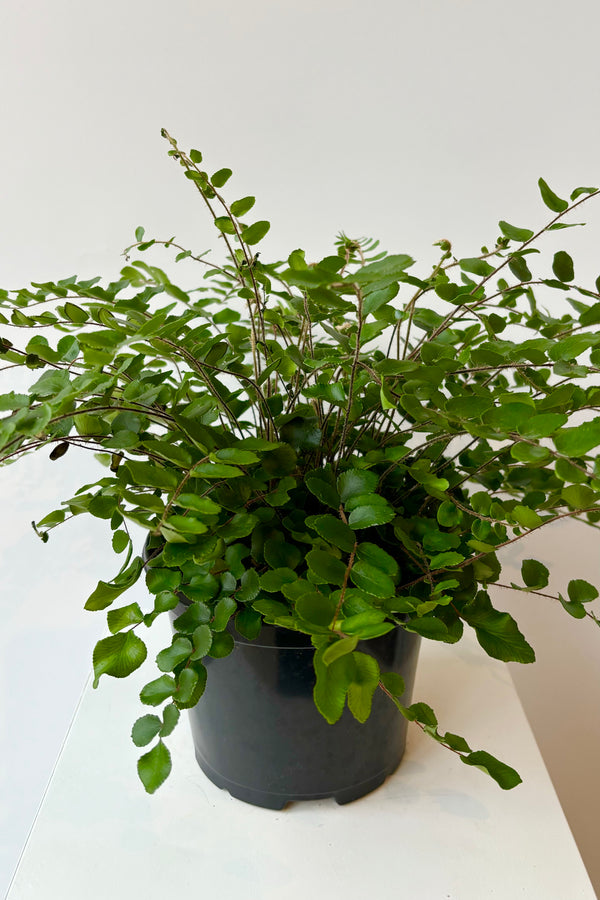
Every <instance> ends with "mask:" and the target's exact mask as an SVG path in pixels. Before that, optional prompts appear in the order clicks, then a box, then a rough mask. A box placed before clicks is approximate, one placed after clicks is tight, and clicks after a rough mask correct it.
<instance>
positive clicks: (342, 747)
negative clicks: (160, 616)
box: [172, 608, 420, 809]
mask: <svg viewBox="0 0 600 900" xmlns="http://www.w3.org/2000/svg"><path fill="white" fill-rule="evenodd" d="M181 611H182V608H179V609H178V610H174V611H173V613H172V616H173V617H175V616H176V615H177V614H178V613H179V612H181ZM232 634H233V636H234V638H235V642H236V646H235V649H234V651H233V653H231V654H230V655H229V656H228V657H226V658H224V659H218V660H212V659H210V658H206V659H205V660H204V662H205V663H206V664H207V669H208V680H207V685H206V691H205V693H204V696H203V697H202V698H201V700H200V701H199V703H198V704H197V705H196V706H195V707H194V708H193V709H191V710H189V713H190V721H191V726H192V733H193V737H194V744H195V750H196V759H197V760H198V763H199V765H200V768H201V769H202V771H203V772H204V773H205V774H206V775H207V776H208V778H210V780H211V781H212V782H213V783H214V784H216V785H217V786H218V787H221V788H226V789H227V790H228V791H229V793H230V794H231V795H232V796H233V797H237V798H238V799H239V800H244V801H245V802H247V803H252V804H254V805H255V806H263V807H267V808H269V809H282V808H283V807H284V806H285V805H286V804H287V803H289V802H291V801H294V800H317V799H321V798H324V797H334V798H335V800H336V801H337V802H338V803H348V802H350V801H351V800H356V799H357V798H358V797H362V796H363V795H364V794H367V793H369V792H370V791H372V790H374V789H375V788H376V787H378V786H379V785H380V784H381V783H382V782H383V781H384V780H385V778H386V777H387V776H388V775H390V774H391V773H392V772H393V771H394V770H395V769H396V768H397V766H398V764H399V763H400V760H401V759H402V756H403V753H404V747H405V742H406V727H407V722H406V720H405V719H404V718H403V716H402V715H401V714H400V713H399V712H398V710H397V709H396V707H395V706H394V704H393V703H392V701H391V700H390V699H389V698H388V697H386V696H385V695H384V694H383V692H382V691H379V690H378V691H376V692H375V696H374V698H373V710H372V713H371V715H370V717H369V719H368V720H367V721H366V722H365V723H364V724H360V723H359V722H357V721H356V719H355V718H354V717H353V716H352V714H351V713H350V712H349V710H347V709H346V710H345V711H344V714H343V716H342V718H341V719H340V720H339V722H337V723H336V724H335V725H329V724H328V723H327V722H326V721H325V719H323V717H322V716H321V715H320V714H319V712H318V711H317V709H316V707H315V705H314V702H313V697H312V692H313V687H314V683H315V675H314V670H313V666H312V657H313V652H314V649H313V647H312V645H311V642H310V637H309V636H308V635H304V634H301V633H298V632H293V631H288V630H287V629H283V628H277V627H274V626H271V625H263V627H262V629H261V633H260V635H259V637H258V638H257V639H256V640H255V641H247V640H245V639H244V638H242V637H240V635H238V634H237V632H235V631H232ZM419 643H420V638H419V637H418V636H417V635H415V634H409V633H408V632H406V631H404V630H403V629H401V628H398V629H395V630H394V631H392V632H390V633H389V634H386V635H384V636H383V637H380V638H375V639H373V640H369V641H366V642H361V643H359V645H358V649H359V650H362V651H363V652H365V653H370V654H371V655H372V656H374V657H375V658H376V659H377V661H378V662H379V664H380V666H381V669H382V671H394V672H398V674H400V675H402V677H403V678H404V680H405V684H406V691H405V693H404V696H403V698H402V700H403V703H405V704H409V703H410V696H411V694H412V687H413V682H414V677H415V670H416V665H417V657H418V652H419Z"/></svg>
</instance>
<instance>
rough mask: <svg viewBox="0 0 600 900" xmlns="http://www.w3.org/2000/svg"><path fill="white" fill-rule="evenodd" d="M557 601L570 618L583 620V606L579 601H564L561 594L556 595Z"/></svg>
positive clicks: (584, 613) (584, 615)
mask: <svg viewBox="0 0 600 900" xmlns="http://www.w3.org/2000/svg"><path fill="white" fill-rule="evenodd" d="M558 599H559V600H560V602H561V604H562V606H563V609H564V610H565V611H566V612H568V613H569V615H570V616H573V618H574V619H585V617H586V611H585V606H584V605H583V603H581V602H580V601H579V600H565V598H564V597H563V595H562V594H559V595H558Z"/></svg>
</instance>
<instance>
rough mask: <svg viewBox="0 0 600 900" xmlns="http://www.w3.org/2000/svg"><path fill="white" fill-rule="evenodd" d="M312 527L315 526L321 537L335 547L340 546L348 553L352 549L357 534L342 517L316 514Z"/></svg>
mask: <svg viewBox="0 0 600 900" xmlns="http://www.w3.org/2000/svg"><path fill="white" fill-rule="evenodd" d="M310 527H311V528H314V529H315V531H316V532H317V534H318V535H320V537H322V538H323V539H324V540H326V541H329V543H330V544H333V545H334V547H339V548H340V550H345V551H346V553H350V552H351V551H352V549H353V547H354V544H355V541H356V535H355V534H354V532H353V531H352V529H351V528H350V527H349V526H348V525H346V524H345V523H344V522H342V520H341V519H336V517H335V516H314V517H313V519H312V521H311V526H310Z"/></svg>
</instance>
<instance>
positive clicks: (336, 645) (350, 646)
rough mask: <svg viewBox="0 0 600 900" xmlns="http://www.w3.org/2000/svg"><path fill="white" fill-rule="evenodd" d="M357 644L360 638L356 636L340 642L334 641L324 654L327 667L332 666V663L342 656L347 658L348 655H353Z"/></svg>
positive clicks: (342, 639)
mask: <svg viewBox="0 0 600 900" xmlns="http://www.w3.org/2000/svg"><path fill="white" fill-rule="evenodd" d="M357 644H358V637H356V635H355V636H354V637H347V638H340V639H339V640H337V641H334V642H333V643H332V644H329V646H328V647H327V648H326V649H325V652H324V653H323V662H324V663H325V665H326V666H328V665H330V664H331V663H332V662H335V660H336V659H339V658H340V656H345V655H346V653H352V651H353V650H354V649H355V648H356V645H357Z"/></svg>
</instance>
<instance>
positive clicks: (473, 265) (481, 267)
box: [459, 257, 494, 278]
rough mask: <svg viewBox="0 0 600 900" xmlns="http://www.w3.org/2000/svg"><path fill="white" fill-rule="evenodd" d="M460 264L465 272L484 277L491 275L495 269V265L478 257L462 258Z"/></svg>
mask: <svg viewBox="0 0 600 900" xmlns="http://www.w3.org/2000/svg"><path fill="white" fill-rule="evenodd" d="M459 265H460V267H461V269H462V270H463V272H470V273H471V274H472V275H479V276H480V277H484V278H485V277H487V276H488V275H491V274H492V272H493V271H494V266H491V265H490V264H489V263H488V262H486V261H485V259H477V258H476V257H474V258H470V259H460V260H459Z"/></svg>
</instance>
